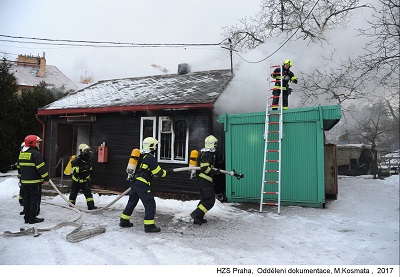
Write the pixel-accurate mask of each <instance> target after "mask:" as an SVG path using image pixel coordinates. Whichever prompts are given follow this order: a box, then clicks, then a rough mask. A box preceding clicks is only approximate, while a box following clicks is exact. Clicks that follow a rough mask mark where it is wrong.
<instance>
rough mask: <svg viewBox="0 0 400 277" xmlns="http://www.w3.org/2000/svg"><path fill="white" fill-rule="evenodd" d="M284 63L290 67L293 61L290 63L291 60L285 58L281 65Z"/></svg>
mask: <svg viewBox="0 0 400 277" xmlns="http://www.w3.org/2000/svg"><path fill="white" fill-rule="evenodd" d="M285 64H287V65H288V66H289V67H292V65H293V63H292V61H291V60H285V61H284V62H283V65H285Z"/></svg>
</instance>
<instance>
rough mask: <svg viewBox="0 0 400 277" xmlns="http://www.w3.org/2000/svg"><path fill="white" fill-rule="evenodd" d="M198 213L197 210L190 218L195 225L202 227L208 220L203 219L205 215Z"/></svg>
mask: <svg viewBox="0 0 400 277" xmlns="http://www.w3.org/2000/svg"><path fill="white" fill-rule="evenodd" d="M196 211H197V209H196V210H194V211H193V212H192V213H191V214H190V217H191V218H193V223H194V224H197V225H201V224H203V223H206V222H207V220H206V219H204V218H203V217H204V214H203V215H200V213H199V212H196Z"/></svg>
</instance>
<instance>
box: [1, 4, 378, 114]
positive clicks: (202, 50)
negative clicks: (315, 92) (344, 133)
mask: <svg viewBox="0 0 400 277" xmlns="http://www.w3.org/2000/svg"><path fill="white" fill-rule="evenodd" d="M371 1H372V2H376V1H377V0H361V3H365V2H371ZM261 3H262V1H261V0H252V1H248V0H234V1H232V0H218V1H213V0H192V1H186V0H169V1H164V0H148V1H137V0H135V1H123V0H116V1H106V0H100V1H96V0H87V1H78V0H71V1H52V0H38V1H29V0H6V1H1V3H0V35H7V36H15V37H32V38H45V39H55V40H62V39H63V40H75V41H76V40H84V41H112V42H127V43H172V44H173V43H193V44H204V43H206V44H218V43H220V42H222V41H224V40H225V39H226V38H225V37H223V35H222V34H223V28H224V27H226V26H232V25H236V24H238V23H239V20H240V19H243V18H246V17H254V16H255V15H256V14H257V13H258V12H259V11H260V6H261ZM368 11H369V10H366V9H364V10H362V11H361V10H356V11H355V12H354V18H353V19H352V21H350V24H349V27H348V28H345V29H338V30H336V31H334V32H332V33H329V34H327V36H328V38H329V39H330V40H329V44H326V43H317V44H309V43H308V42H307V41H302V40H298V41H289V42H287V43H286V44H285V45H284V46H283V47H282V43H283V42H284V41H285V39H286V38H283V37H282V38H275V39H273V40H269V41H266V43H265V44H263V45H260V46H259V47H257V48H256V49H254V50H251V51H247V52H238V54H239V55H240V57H239V55H236V53H235V52H234V55H233V64H234V71H235V78H234V79H233V81H232V82H231V85H230V86H229V87H228V88H227V90H226V92H224V96H223V97H221V98H222V99H221V101H219V102H217V103H216V112H217V113H219V114H222V113H225V112H227V113H243V112H257V111H262V110H265V106H266V101H267V100H268V99H267V96H268V95H270V85H271V84H270V82H269V76H270V72H271V65H277V64H278V65H279V64H280V63H281V62H283V61H284V60H286V59H291V60H292V61H293V67H292V68H291V69H292V71H293V72H294V73H295V75H297V77H298V79H299V81H300V82H301V74H300V72H302V71H304V72H312V70H314V69H315V68H316V67H317V66H321V61H322V57H323V56H329V55H330V53H331V51H332V49H336V58H340V57H342V58H343V57H347V56H348V55H354V54H357V53H359V52H360V49H361V47H362V45H365V43H364V42H363V38H361V37H359V36H356V35H355V29H356V28H358V27H359V26H361V25H363V24H365V18H366V17H367V16H368ZM16 15H17V16H16ZM16 18H18V20H16ZM5 40H14V41H21V40H18V39H11V38H6V37H1V36H0V54H3V53H9V54H7V55H6V57H7V58H9V59H11V60H15V59H16V58H17V55H18V54H25V55H34V56H37V55H40V56H41V55H42V53H43V52H45V53H46V60H47V63H48V64H50V65H54V66H57V67H58V68H59V69H60V70H61V71H62V72H63V73H64V74H66V76H67V77H69V78H70V79H71V80H72V81H73V82H74V83H76V84H77V85H79V82H80V80H81V77H85V76H86V77H91V78H92V80H93V81H95V82H96V81H100V80H109V79H116V78H129V77H137V76H149V75H159V74H175V73H177V69H178V64H180V63H188V64H189V65H190V66H191V70H192V71H202V70H211V69H229V68H230V67H231V63H230V55H229V51H228V50H226V49H224V48H222V47H221V46H196V47H179V48H176V47H173V48H164V47H162V48H159V47H156V48H154V47H153V48H137V47H135V48H97V47H71V46H50V45H37V44H36V45H33V44H21V43H16V42H7V41H5ZM25 41H26V40H25ZM349 42H351V43H349ZM280 47H282V48H280ZM278 48H280V50H279V51H277V52H276V53H275V54H273V55H272V56H271V57H270V58H268V59H265V58H266V57H268V56H269V55H271V54H272V53H273V52H275V51H276V50H277V49H278ZM261 60H264V61H263V62H259V61H261ZM152 64H156V65H159V66H160V67H161V68H166V69H167V70H168V71H167V73H164V72H162V71H160V70H159V69H157V68H155V67H152V66H151V65H152ZM329 66H330V65H326V66H325V65H324V67H325V68H329ZM292 88H293V89H294V92H293V93H292V95H291V97H290V104H289V106H290V107H299V105H300V103H301V102H300V97H299V93H297V95H296V87H295V86H292ZM318 104H321V105H325V104H327V103H326V101H324V100H322V99H321V102H320V103H318Z"/></svg>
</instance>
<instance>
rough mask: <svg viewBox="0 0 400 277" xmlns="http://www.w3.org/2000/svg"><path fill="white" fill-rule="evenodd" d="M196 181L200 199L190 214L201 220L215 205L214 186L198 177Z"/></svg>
mask: <svg viewBox="0 0 400 277" xmlns="http://www.w3.org/2000/svg"><path fill="white" fill-rule="evenodd" d="M197 180H198V181H197V183H198V186H199V188H200V196H201V199H200V201H199V204H198V205H197V208H196V209H195V210H194V211H193V212H192V215H193V216H194V217H196V218H198V219H203V217H204V215H205V214H206V213H207V212H208V211H209V210H211V208H212V207H214V204H215V191H214V184H213V183H212V182H210V181H207V180H205V179H203V178H201V177H198V179H197Z"/></svg>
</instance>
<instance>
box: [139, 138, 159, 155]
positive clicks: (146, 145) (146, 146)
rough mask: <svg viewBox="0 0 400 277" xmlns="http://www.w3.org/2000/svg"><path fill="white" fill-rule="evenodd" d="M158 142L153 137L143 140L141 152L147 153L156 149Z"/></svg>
mask: <svg viewBox="0 0 400 277" xmlns="http://www.w3.org/2000/svg"><path fill="white" fill-rule="evenodd" d="M157 144H158V140H156V139H155V138H153V137H147V138H145V139H144V140H143V152H144V153H149V152H152V151H154V150H156V149H157Z"/></svg>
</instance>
